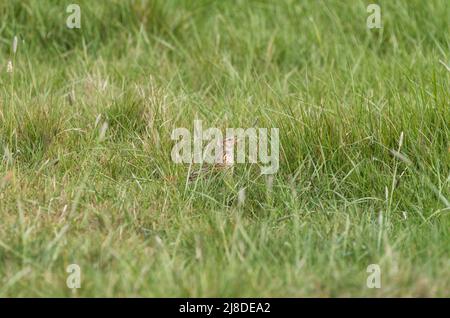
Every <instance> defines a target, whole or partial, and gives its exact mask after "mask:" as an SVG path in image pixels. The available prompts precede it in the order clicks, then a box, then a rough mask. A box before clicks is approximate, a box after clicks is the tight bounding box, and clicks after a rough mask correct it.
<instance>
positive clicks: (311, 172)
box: [0, 0, 450, 297]
mask: <svg viewBox="0 0 450 318" xmlns="http://www.w3.org/2000/svg"><path fill="white" fill-rule="evenodd" d="M74 2H75V0H74V1H72V0H71V1H49V0H42V1H41V0H40V1H33V0H28V1H19V0H12V1H2V2H1V3H0V159H1V161H0V296H19V297H28V296H38V297H47V296H62V297H87V296H95V297H100V296H106V297H110V296H145V297H147V296H151V297H153V296H156V297H161V296H168V297H173V296H180V297H183V296H199V297H204V296H208V297H231V296H235V297H241V296H242V297H244V296H255V297H260V296H261V297H263V296H274V297H298V296H307V297H310V296H318V297H328V296H332V297H333V296H363V297H366V296H376V297H378V296H425V297H430V296H438V297H445V296H446V297H448V296H450V291H449V286H450V235H449V229H450V219H449V211H450V204H449V200H450V186H449V185H450V169H449V168H450V147H449V146H450V144H449V135H450V124H449V123H450V91H449V88H450V71H449V70H447V69H446V67H445V65H444V64H446V65H447V66H448V65H450V33H449V31H450V26H449V17H450V6H449V4H448V0H431V1H422V0H414V1H377V3H379V4H380V6H381V19H382V28H381V29H377V28H375V29H368V28H367V25H366V19H367V17H368V16H369V13H367V11H366V8H367V6H368V4H370V3H371V2H369V1H338V0H333V1H313V0H308V1H262V0H259V1H145V0H142V1H137V0H136V1H131V0H130V1H119V0H114V1H87V0H86V1H81V0H77V1H76V2H75V3H78V4H79V5H80V8H81V28H80V29H76V28H75V29H69V28H67V26H66V19H67V17H68V16H69V15H70V13H67V12H66V7H67V5H69V4H70V3H74ZM15 36H17V38H18V42H17V51H16V52H15V53H14V52H13V51H14V50H13V47H12V43H13V39H14V37H15ZM8 61H11V63H8ZM440 61H441V62H442V63H441V62H440ZM8 64H9V66H8ZM195 119H201V120H203V124H204V125H205V126H209V127H219V128H221V129H225V128H226V127H244V128H245V127H267V128H273V127H275V128H279V131H280V168H279V170H278V173H277V174H275V175H273V176H272V177H266V176H263V175H260V173H259V168H258V166H257V165H255V164H240V165H236V166H235V168H234V171H233V173H232V174H223V173H217V174H208V175H207V176H205V177H203V178H199V179H197V180H195V181H194V182H188V181H187V175H188V169H189V167H188V166H186V165H183V164H175V163H174V162H173V161H172V160H171V149H172V147H173V145H174V141H172V140H171V138H170V137H171V132H172V131H173V129H175V128H177V127H186V128H188V129H190V130H192V129H193V122H194V120H195ZM242 189H244V190H242ZM240 191H245V200H244V201H242V200H240V203H239V204H238V194H239V192H240ZM69 264H77V265H79V267H80V269H81V288H79V289H73V290H72V289H70V288H68V286H67V285H66V280H67V278H68V276H69V273H67V272H66V268H67V266H68V265H69ZM370 264H378V265H379V266H380V269H381V288H373V289H372V288H368V287H367V285H366V280H367V278H368V276H369V275H370V273H367V271H366V269H367V267H368V266H369V265H370Z"/></svg>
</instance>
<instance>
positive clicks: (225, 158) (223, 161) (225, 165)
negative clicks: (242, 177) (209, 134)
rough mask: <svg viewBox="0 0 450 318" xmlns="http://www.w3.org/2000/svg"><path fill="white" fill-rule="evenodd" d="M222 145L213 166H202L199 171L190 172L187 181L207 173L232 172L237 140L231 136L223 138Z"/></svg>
mask: <svg viewBox="0 0 450 318" xmlns="http://www.w3.org/2000/svg"><path fill="white" fill-rule="evenodd" d="M222 143H223V144H222V146H223V147H222V149H223V151H222V152H221V153H218V154H216V158H215V160H214V164H210V165H202V167H201V168H200V169H198V170H194V171H192V172H190V174H189V181H195V180H197V179H198V178H199V177H201V176H204V175H206V174H207V173H209V172H220V171H231V170H232V168H233V166H234V145H235V144H236V143H237V140H236V138H235V137H234V136H232V137H227V138H225V139H224V140H223V142H222Z"/></svg>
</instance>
